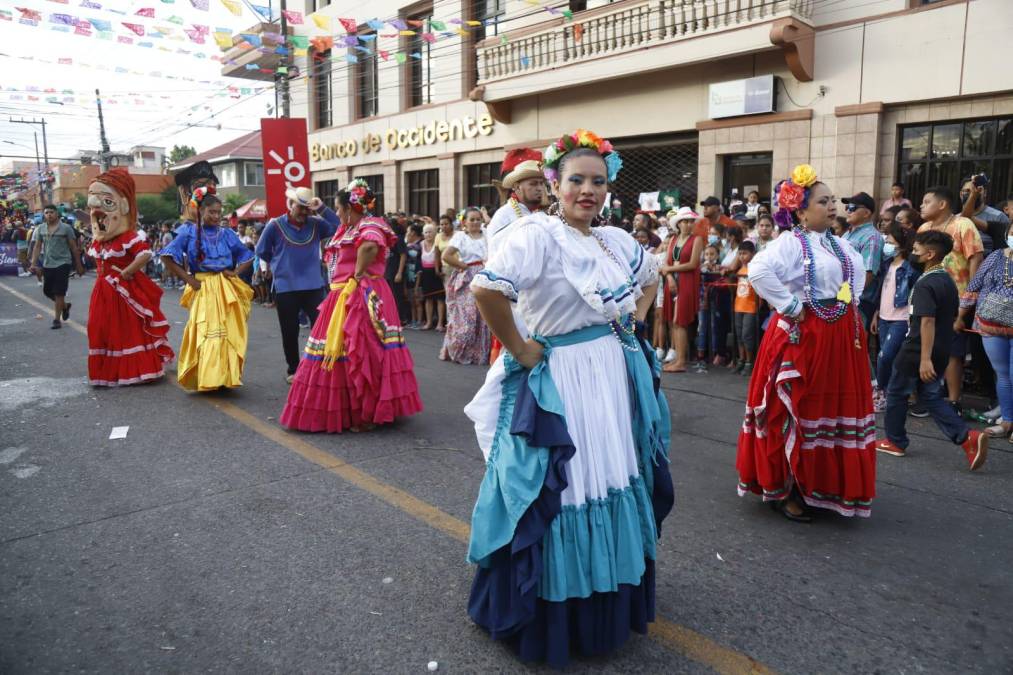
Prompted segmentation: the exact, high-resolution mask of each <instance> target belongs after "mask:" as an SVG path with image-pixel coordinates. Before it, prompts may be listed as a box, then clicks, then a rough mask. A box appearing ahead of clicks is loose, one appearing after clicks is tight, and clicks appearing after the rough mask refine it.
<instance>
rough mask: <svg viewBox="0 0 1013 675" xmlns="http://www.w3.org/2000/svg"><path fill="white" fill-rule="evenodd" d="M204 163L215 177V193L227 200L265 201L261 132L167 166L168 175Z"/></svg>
mask: <svg viewBox="0 0 1013 675" xmlns="http://www.w3.org/2000/svg"><path fill="white" fill-rule="evenodd" d="M201 160H204V161H207V162H208V163H210V164H211V166H212V167H213V168H214V170H215V175H216V176H218V194H219V196H221V197H223V198H224V197H227V196H228V195H231V194H238V195H242V196H243V197H244V198H245V199H246V201H250V200H252V199H263V198H264V155H263V152H262V151H261V147H260V132H259V131H251V132H250V133H248V134H245V135H243V136H240V137H239V138H234V139H232V140H231V141H229V142H227V143H222V144H221V145H219V146H217V147H214V148H211V149H210V150H206V151H204V152H201V153H199V154H196V155H194V156H193V157H187V158H186V159H184V160H183V161H182V162H179V163H177V164H173V165H172V166H170V167H169V172H170V173H171V174H176V172H178V171H182V170H183V169H185V168H187V167H188V166H190V165H191V164H195V163H197V162H199V161H201Z"/></svg>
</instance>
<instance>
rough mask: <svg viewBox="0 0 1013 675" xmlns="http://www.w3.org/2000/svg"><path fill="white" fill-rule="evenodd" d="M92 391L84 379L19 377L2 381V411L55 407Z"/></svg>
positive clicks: (0, 388) (0, 392)
mask: <svg viewBox="0 0 1013 675" xmlns="http://www.w3.org/2000/svg"><path fill="white" fill-rule="evenodd" d="M89 391H90V387H89V386H88V382H87V380H85V379H84V378H83V377H63V378H59V377H19V378H15V379H12V380H3V381H0V410H4V411H6V410H15V409H17V408H20V407H22V406H33V405H43V406H54V405H56V404H57V403H60V402H61V401H63V400H65V399H68V398H74V397H75V396H81V395H86V394H87V393H88V392H89Z"/></svg>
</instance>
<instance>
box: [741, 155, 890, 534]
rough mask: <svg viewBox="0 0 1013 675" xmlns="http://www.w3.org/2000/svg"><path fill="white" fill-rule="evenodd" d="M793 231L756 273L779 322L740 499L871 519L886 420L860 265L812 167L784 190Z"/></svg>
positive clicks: (767, 344) (770, 342) (791, 514)
mask: <svg viewBox="0 0 1013 675" xmlns="http://www.w3.org/2000/svg"><path fill="white" fill-rule="evenodd" d="M775 193H776V197H777V207H778V208H777V210H776V211H775V214H774V218H775V221H777V223H778V225H779V226H782V225H784V226H789V227H790V228H791V229H790V230H789V231H787V232H784V233H783V234H782V235H781V236H780V237H778V238H777V239H775V240H774V241H772V242H771V243H770V244H768V245H767V247H766V248H764V250H763V251H762V252H760V253H758V254H757V255H756V257H755V258H753V260H752V261H751V262H750V263H749V282H750V283H751V284H752V286H753V288H754V289H755V290H756V292H757V293H758V294H759V295H760V297H761V298H763V299H764V300H766V301H767V303H768V304H769V305H770V306H771V307H772V308H773V309H774V310H776V311H775V313H774V314H772V315H771V317H770V322H769V325H768V328H767V332H766V334H765V335H764V338H763V343H762V344H761V346H760V353H759V355H758V356H757V359H756V366H755V368H754V370H753V375H752V379H751V380H750V383H749V394H748V398H747V400H746V419H745V422H744V424H743V426H742V431H741V432H740V434H739V448H738V458H737V460H736V468H737V469H738V473H739V494H740V495H744V494H745V493H746V492H753V493H756V494H759V495H762V496H763V499H764V501H769V502H770V503H771V505H772V506H776V507H777V508H778V509H779V510H780V511H781V512H782V513H783V514H784V515H785V517H787V518H788V519H790V520H795V521H802V522H806V521H808V520H810V516H809V515H808V513H807V511H806V506H814V507H820V508H825V509H831V510H834V511H836V512H838V513H840V514H841V515H845V516H855V515H857V516H868V515H869V513H870V507H871V502H872V498H873V497H874V496H875V491H876V485H875V483H876V450H875V442H876V433H875V432H876V417H875V413H874V412H873V404H872V386H871V384H870V382H871V381H872V378H871V377H870V375H869V356H868V351H867V346H866V336H865V331H864V329H863V327H862V322H861V320H860V318H859V314H858V310H857V305H856V302H857V300H856V299H857V298H858V297H859V296H861V294H862V288H863V286H864V285H865V268H864V266H863V264H862V257H861V255H859V253H858V252H857V251H856V250H855V249H854V248H852V246H851V245H850V244H849V243H848V242H846V241H844V240H842V239H840V238H839V237H837V236H835V235H834V234H832V232H831V231H830V226H831V224H832V223H833V222H834V220H835V216H836V215H837V207H836V199H835V198H834V196H833V193H831V191H830V188H829V187H827V185H825V184H824V183H820V182H818V181H817V180H816V172H815V171H814V170H813V168H812V167H810V166H808V165H800V166H798V167H796V168H795V170H794V171H792V177H791V179H789V180H786V181H781V182H780V183H778V186H777V188H776V189H775Z"/></svg>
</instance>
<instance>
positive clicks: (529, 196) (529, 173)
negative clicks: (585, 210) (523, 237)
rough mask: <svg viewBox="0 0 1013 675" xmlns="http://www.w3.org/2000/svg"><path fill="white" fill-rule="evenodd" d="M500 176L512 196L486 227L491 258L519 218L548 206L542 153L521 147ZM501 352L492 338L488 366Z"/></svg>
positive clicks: (511, 154)
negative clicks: (498, 244)
mask: <svg viewBox="0 0 1013 675" xmlns="http://www.w3.org/2000/svg"><path fill="white" fill-rule="evenodd" d="M500 176H501V179H500V187H501V188H502V190H501V192H502V193H503V194H504V196H505V195H509V198H508V199H507V200H506V203H504V204H503V206H501V207H499V208H498V209H497V210H496V213H494V214H493V216H492V219H491V220H490V221H489V224H488V225H487V226H486V231H485V234H486V240H487V241H488V247H489V257H492V255H493V254H494V253H495V252H496V248H495V243H494V242H499V241H501V240H502V239H505V237H503V238H500V237H499V236H498V235H500V234H501V233H504V232H507V231H509V228H510V225H512V224H513V223H515V222H517V221H518V220H519V219H521V218H523V217H524V216H529V215H531V214H532V213H534V212H536V211H538V210H539V209H541V208H543V207H545V206H547V205H548V199H547V197H548V194H547V190H546V186H545V176H544V175H543V174H542V153H541V152H539V151H538V150H532V149H531V148H518V149H516V150H511V151H510V152H508V153H507V154H506V157H505V158H504V159H503V164H502V165H501V166H500ZM514 318H515V319H516V320H517V322H518V323H517V329H518V330H519V331H521V334H522V335H526V334H527V331H526V330H525V329H524V324H523V321H522V320H521V318H520V313H519V312H514ZM502 349H503V345H502V344H500V341H499V340H497V339H496V336H495V335H494V336H492V345H491V348H490V350H489V363H492V362H493V361H495V360H496V358H497V357H498V356H499V354H500V352H501V351H502Z"/></svg>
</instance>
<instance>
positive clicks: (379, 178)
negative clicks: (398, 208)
mask: <svg viewBox="0 0 1013 675" xmlns="http://www.w3.org/2000/svg"><path fill="white" fill-rule="evenodd" d="M356 178H361V179H362V180H364V181H366V185H368V186H369V189H370V190H371V191H372V193H373V196H374V197H376V205H375V206H374V207H373V214H374V215H380V214H382V213H384V210H383V174H376V175H373V176H356Z"/></svg>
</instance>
